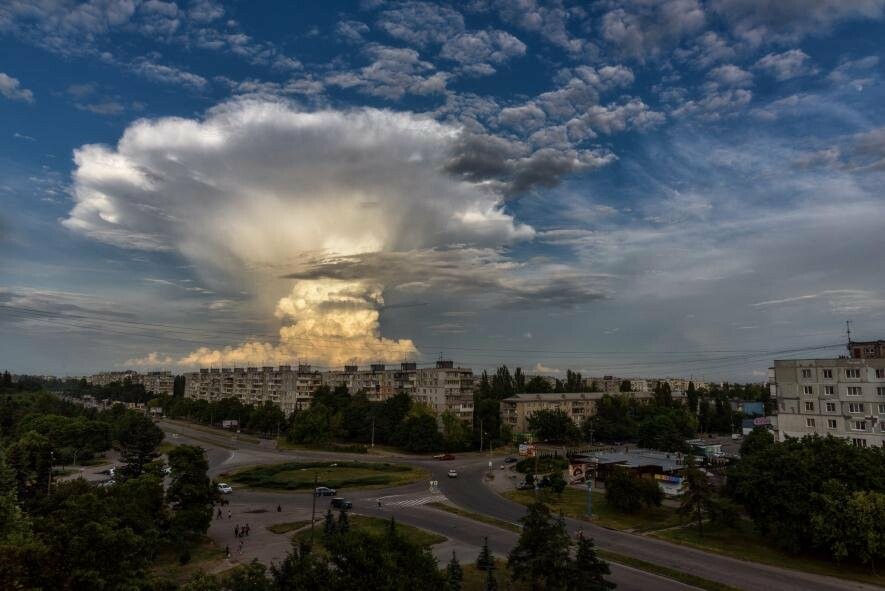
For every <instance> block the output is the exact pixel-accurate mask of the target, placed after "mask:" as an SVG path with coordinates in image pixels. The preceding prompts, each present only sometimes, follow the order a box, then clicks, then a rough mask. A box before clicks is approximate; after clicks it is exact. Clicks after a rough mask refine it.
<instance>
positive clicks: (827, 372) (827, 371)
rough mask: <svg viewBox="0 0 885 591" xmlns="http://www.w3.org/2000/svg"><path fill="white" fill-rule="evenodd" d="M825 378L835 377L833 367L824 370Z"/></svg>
mask: <svg viewBox="0 0 885 591" xmlns="http://www.w3.org/2000/svg"><path fill="white" fill-rule="evenodd" d="M824 379H825V380H832V379H833V370H832V369H825V370H824Z"/></svg>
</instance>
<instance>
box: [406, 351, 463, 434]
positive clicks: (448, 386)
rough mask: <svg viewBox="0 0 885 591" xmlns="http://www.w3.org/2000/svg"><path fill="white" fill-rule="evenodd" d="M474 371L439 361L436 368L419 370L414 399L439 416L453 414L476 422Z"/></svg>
mask: <svg viewBox="0 0 885 591" xmlns="http://www.w3.org/2000/svg"><path fill="white" fill-rule="evenodd" d="M473 381H474V380H473V370H472V369H470V368H466V367H455V364H454V363H453V362H452V361H437V362H436V365H435V366H434V367H422V368H420V369H418V370H417V371H416V387H415V393H414V395H413V398H414V399H415V400H416V401H417V402H420V403H422V404H426V405H427V406H429V407H431V408H432V409H433V410H435V411H436V412H437V413H440V414H441V413H443V412H445V411H450V412H453V413H455V415H457V416H458V417H459V418H461V419H463V420H465V421H468V422H472V421H473Z"/></svg>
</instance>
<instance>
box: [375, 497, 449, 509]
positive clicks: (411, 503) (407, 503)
mask: <svg viewBox="0 0 885 591" xmlns="http://www.w3.org/2000/svg"><path fill="white" fill-rule="evenodd" d="M445 500H446V496H445V495H429V496H426V497H418V498H416V499H404V500H402V501H394V502H393V503H386V505H387V506H388V507H420V506H421V505H426V504H427V503H443V502H445Z"/></svg>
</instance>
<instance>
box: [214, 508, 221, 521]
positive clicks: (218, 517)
mask: <svg viewBox="0 0 885 591" xmlns="http://www.w3.org/2000/svg"><path fill="white" fill-rule="evenodd" d="M222 517H223V514H222V513H221V507H219V508H218V515H216V516H215V519H221V518H222Z"/></svg>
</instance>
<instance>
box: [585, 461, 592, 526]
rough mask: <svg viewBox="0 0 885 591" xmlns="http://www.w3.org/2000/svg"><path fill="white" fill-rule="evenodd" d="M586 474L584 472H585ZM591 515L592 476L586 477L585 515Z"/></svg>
mask: <svg viewBox="0 0 885 591" xmlns="http://www.w3.org/2000/svg"><path fill="white" fill-rule="evenodd" d="M585 474H586V472H585ZM592 516H593V476H589V477H588V478H587V517H588V518H589V517H592Z"/></svg>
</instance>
